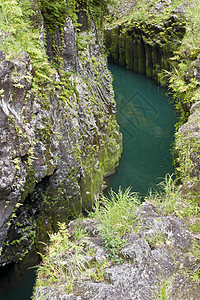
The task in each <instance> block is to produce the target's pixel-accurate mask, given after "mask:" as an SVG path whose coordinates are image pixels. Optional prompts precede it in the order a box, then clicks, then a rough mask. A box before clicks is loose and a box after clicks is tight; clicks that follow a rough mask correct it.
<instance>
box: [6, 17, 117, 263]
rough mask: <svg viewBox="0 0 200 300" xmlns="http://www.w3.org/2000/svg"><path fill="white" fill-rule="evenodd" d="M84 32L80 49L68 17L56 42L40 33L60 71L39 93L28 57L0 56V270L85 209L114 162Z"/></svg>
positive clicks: (106, 84)
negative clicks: (58, 223)
mask: <svg viewBox="0 0 200 300" xmlns="http://www.w3.org/2000/svg"><path fill="white" fill-rule="evenodd" d="M38 14H39V17H38V18H36V23H37V24H36V25H37V26H36V27H39V30H40V32H41V42H42V43H43V28H44V27H45V26H46V25H45V24H44V25H43V23H42V19H41V12H40V11H39V12H38ZM91 28H92V29H91V30H90V32H89V31H87V33H86V32H82V33H81V34H80V36H81V37H80V38H81V39H82V41H83V42H84V47H82V48H81V49H80V48H78V42H77V36H76V30H75V29H74V26H73V23H72V20H71V19H70V17H69V16H66V20H65V23H64V27H63V35H62V38H61V35H60V33H59V30H57V29H55V32H54V37H53V38H52V36H50V33H49V32H48V30H47V34H46V39H47V53H48V54H49V58H50V59H55V60H56V61H57V63H59V65H60V67H59V68H60V69H59V71H58V72H57V71H55V70H54V71H53V73H52V74H51V77H50V78H47V79H46V78H45V80H46V84H45V86H43V87H39V90H38V89H36V88H35V77H36V74H35V69H34V68H33V66H32V61H31V58H30V57H29V56H28V54H26V53H25V52H23V53H21V54H20V55H18V56H16V58H14V59H12V60H9V59H7V58H6V54H5V53H4V52H3V51H1V52H0V141H1V144H0V248H1V247H3V251H2V255H1V257H0V265H4V264H7V263H11V262H17V261H19V259H21V258H22V257H23V256H24V255H25V254H26V253H27V252H28V251H29V250H30V249H31V247H32V245H33V243H34V242H35V241H37V240H38V239H39V240H43V239H45V236H46V235H47V230H54V229H55V228H56V226H57V221H58V220H59V219H60V220H62V218H65V219H66V218H67V217H69V216H70V215H76V214H79V212H80V211H81V210H82V209H86V208H87V209H88V208H89V207H91V205H92V203H93V201H94V198H95V196H96V195H98V193H99V192H100V191H101V190H102V185H103V178H104V176H107V175H109V174H111V173H113V172H114V171H115V167H116V165H117V164H118V162H119V158H120V155H121V152H122V139H121V134H120V133H119V127H118V125H117V123H116V121H115V102H114V93H113V89H112V83H111V77H110V74H109V72H108V69H107V65H106V60H105V58H104V56H103V54H102V44H101V40H98V37H97V35H96V31H95V27H94V24H93V25H92V26H91ZM53 39H54V42H55V43H57V44H56V45H57V48H56V49H57V52H56V54H55V52H54V53H53V54H52V53H51V49H52V43H53ZM79 46H80V44H79ZM42 47H43V45H42ZM41 51H42V50H41ZM51 55H52V56H51ZM70 72H71V73H70ZM37 76H38V75H37Z"/></svg>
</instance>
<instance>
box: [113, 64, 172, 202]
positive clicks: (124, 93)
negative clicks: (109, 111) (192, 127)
mask: <svg viewBox="0 0 200 300" xmlns="http://www.w3.org/2000/svg"><path fill="white" fill-rule="evenodd" d="M109 69H110V71H111V73H112V75H113V78H114V82H113V85H114V91H115V100H116V104H117V114H116V118H117V122H118V124H119V125H120V130H121V132H122V135H123V155H122V159H121V162H120V165H119V168H118V170H117V172H116V174H115V175H114V176H112V177H110V178H109V179H108V183H109V188H112V189H113V190H114V191H118V188H119V186H121V187H122V188H127V187H129V186H130V187H132V190H133V191H135V192H139V193H140V194H141V195H142V196H145V195H146V194H147V193H148V191H149V189H150V188H155V187H156V185H157V184H158V183H159V182H160V181H162V180H163V178H164V176H165V175H166V174H167V173H170V174H171V173H173V172H174V167H173V158H172V151H171V149H172V144H173V142H174V124H175V123H176V122H177V121H178V115H177V113H175V109H174V105H173V104H172V101H171V100H172V99H171V98H170V96H169V95H167V89H165V88H161V87H159V86H158V85H156V84H155V83H154V82H153V81H151V80H149V79H148V78H146V76H144V75H138V74H135V73H133V72H132V71H127V70H126V69H124V68H121V67H119V66H117V65H113V64H109Z"/></svg>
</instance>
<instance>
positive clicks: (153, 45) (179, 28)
mask: <svg viewBox="0 0 200 300" xmlns="http://www.w3.org/2000/svg"><path fill="white" fill-rule="evenodd" d="M119 3H120V1H119ZM184 10H185V6H184V5H183V4H182V5H180V6H174V7H173V3H172V2H171V1H161V2H156V1H154V2H152V1H148V2H145V3H140V1H125V3H121V5H119V6H118V7H117V8H116V9H115V10H114V11H113V16H112V18H111V20H110V22H108V25H107V26H106V34H105V43H106V45H107V49H108V53H109V56H108V57H109V59H110V61H112V62H114V63H116V64H118V65H120V66H123V67H126V68H127V69H129V70H133V71H134V72H136V73H140V74H146V76H147V77H149V78H151V79H153V80H154V81H156V82H157V83H159V84H160V83H162V82H163V79H162V76H163V75H165V76H166V73H165V74H162V73H163V71H164V70H168V71H169V70H171V68H172V65H171V62H170V58H171V57H172V55H173V52H174V51H175V50H176V49H178V47H179V46H180V41H181V39H182V38H183V36H184V34H185V20H184V18H183V13H184Z"/></svg>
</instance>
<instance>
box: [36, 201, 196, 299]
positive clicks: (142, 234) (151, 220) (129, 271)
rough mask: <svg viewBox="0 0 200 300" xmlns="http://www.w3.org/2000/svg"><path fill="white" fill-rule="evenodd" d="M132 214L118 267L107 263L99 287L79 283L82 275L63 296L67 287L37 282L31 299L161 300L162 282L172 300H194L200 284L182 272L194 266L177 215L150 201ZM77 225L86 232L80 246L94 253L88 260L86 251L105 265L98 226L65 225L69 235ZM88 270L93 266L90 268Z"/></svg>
mask: <svg viewBox="0 0 200 300" xmlns="http://www.w3.org/2000/svg"><path fill="white" fill-rule="evenodd" d="M136 214H137V217H138V223H136V224H135V226H136V227H135V228H137V230H135V231H134V230H133V231H132V232H130V233H128V234H126V235H125V236H124V238H125V239H126V243H125V245H124V246H123V247H122V249H121V250H120V254H119V255H120V257H121V258H122V259H123V262H122V263H121V264H115V263H114V264H113V263H112V264H110V265H109V264H107V266H106V267H105V268H104V275H103V278H101V279H100V280H99V282H98V280H92V279H91V278H90V279H89V278H88V279H86V280H83V277H84V273H83V274H82V276H81V277H80V278H79V279H78V280H77V281H76V282H75V283H74V285H73V289H72V292H71V293H69V294H67V293H66V292H65V286H66V282H62V283H61V284H60V285H59V284H58V285H57V286H56V287H55V288H54V287H53V285H52V286H51V287H50V288H48V287H45V286H44V285H43V282H42V278H41V277H40V279H39V280H38V282H37V288H36V291H35V294H34V299H37V300H38V299H43V300H46V299H52V300H57V299H77V300H78V299H95V300H97V299H99V300H102V299H107V300H108V299H109V300H114V299H116V300H121V299H129V300H133V299H134V300H135V299H144V300H152V299H158V298H159V291H160V288H161V287H162V285H164V284H165V283H166V284H167V285H166V286H167V288H166V292H167V294H168V295H169V297H170V299H180V300H183V299H198V295H199V293H200V285H199V283H198V284H197V283H195V282H194V281H192V280H190V278H189V276H188V273H187V272H186V270H188V272H191V270H192V269H193V268H194V261H195V258H194V257H192V256H191V253H190V251H191V247H192V243H193V240H192V237H191V235H190V233H189V231H188V230H187V226H186V224H185V223H184V222H183V221H182V220H180V219H178V218H177V217H176V216H163V215H162V214H160V213H159V212H158V211H157V209H156V208H155V207H154V206H153V205H152V204H151V203H148V202H146V203H143V204H142V205H141V206H140V207H139V209H138V211H137V213H136ZM77 225H78V226H82V228H84V229H85V230H86V232H87V233H88V236H87V237H85V238H84V239H83V240H82V241H81V242H83V243H85V245H89V246H88V247H89V248H90V249H93V253H92V255H91V257H89V258H88V256H89V254H88V252H86V253H85V257H86V258H87V260H88V261H91V262H94V261H96V262H98V263H99V264H100V265H101V264H102V265H103V263H105V260H106V257H107V254H108V253H107V250H106V249H105V248H104V246H103V245H104V240H103V238H102V236H101V234H100V233H99V231H98V228H99V224H98V222H97V221H95V220H91V219H85V220H76V221H73V222H71V223H70V224H69V232H70V233H72V232H73V230H74V228H75V230H76V228H77ZM72 236H73V235H72ZM86 249H88V248H87V247H86ZM99 253H100V255H99ZM62 255H63V256H64V253H63V254H62ZM62 255H61V256H62ZM90 267H91V268H92V264H91V265H90V264H89V265H88V268H90ZM66 280H67V279H66Z"/></svg>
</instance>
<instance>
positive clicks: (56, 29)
mask: <svg viewBox="0 0 200 300" xmlns="http://www.w3.org/2000/svg"><path fill="white" fill-rule="evenodd" d="M199 12H200V6H199V4H198V3H197V1H195V0H194V1H192V3H190V4H189V3H187V2H184V1H179V0H174V1H171V0H162V1H153V0H152V1H145V0H143V1H140V2H139V1H131V0H130V1H128V0H124V1H121V0H118V1H115V0H113V1H104V0H101V1H96V0H69V1H64V0H63V1H59V2H57V1H54V0H51V1H47V0H31V1H27V0H22V1H18V0H10V1H9V0H1V2H0V14H1V20H0V45H1V48H0V139H1V145H0V147H1V148H0V250H1V251H0V254H1V255H0V267H1V274H3V272H6V270H7V268H9V266H11V265H12V266H13V269H14V270H17V269H20V270H21V271H22V272H23V270H24V269H26V267H27V266H28V265H29V266H30V265H34V264H37V263H38V258H39V254H38V252H39V253H41V255H42V258H43V262H42V264H41V265H40V266H39V268H38V273H37V280H36V285H35V288H34V296H33V299H34V300H47V299H51V300H53V299H55V300H56V299H113V300H114V299H116V300H117V299H144V300H145V299H180V300H182V299H198V295H199V294H200V265H199V263H200V251H199V249H200V248H199V247H200V245H199V239H200V236H199V224H200V223H199V191H200V186H199V172H200V167H199V166H200V159H199V148H200V139H199V135H200V133H199V128H200V125H199V124H200V121H199V120H200V119H199V114H200V110H199V100H200V98H199V96H200V89H199V82H200V76H199V74H200V65H199V57H200V45H199V37H198V26H199V21H198V14H199ZM107 60H108V61H109V62H111V63H114V64H117V65H119V66H121V67H125V68H126V69H128V70H131V71H134V72H136V73H139V74H144V75H146V76H147V77H148V78H150V79H152V80H154V82H156V83H157V84H159V85H161V86H165V87H168V89H169V90H170V92H171V94H173V97H174V104H175V107H176V110H177V111H178V112H179V113H180V122H179V123H178V124H177V125H176V133H175V143H174V145H173V157H174V164H175V173H176V180H175V181H174V179H173V178H172V176H171V175H169V174H168V175H166V176H165V182H162V183H161V184H160V189H159V190H158V191H156V192H155V193H151V194H150V195H149V196H147V195H146V198H145V201H144V202H143V203H142V204H141V199H140V197H139V196H138V195H137V194H135V193H134V192H137V190H136V191H135V190H134V187H133V192H132V191H130V190H129V189H128V190H125V191H122V190H119V192H118V193H116V194H115V193H111V195H110V197H111V199H110V200H109V201H108V199H107V198H106V197H105V196H102V194H101V192H102V191H103V190H104V189H105V187H106V180H107V177H108V176H110V175H113V174H114V173H115V171H116V168H117V167H118V165H119V162H120V159H121V155H122V149H123V145H122V134H121V133H120V128H119V125H118V124H117V121H116V118H115V114H116V104H115V100H114V91H113V85H112V77H111V74H110V72H109V70H108V64H107ZM124 80H126V79H125V78H124ZM149 105H150V106H151V103H150V104H149ZM132 113H133V114H137V112H136V111H133V112H132ZM159 114H160V113H159ZM174 122H176V121H175V120H174ZM148 126H150V125H148ZM154 127H155V126H154ZM157 127H158V126H157ZM157 127H155V128H154V130H160V129H159V128H157ZM166 130H168V128H167V127H166ZM158 134H159V132H158ZM141 138H142V137H141ZM164 142H165V139H163V143H164ZM136 143H137V142H136ZM133 147H134V146H133ZM161 160H162V159H161ZM167 160H168V159H167ZM167 172H168V171H167ZM153 175H154V176H155V177H156V176H157V175H156V174H153ZM164 175H165V174H164ZM139 176H140V175H139ZM141 177H142V175H141ZM128 185H129V184H128ZM150 185H151V184H150ZM153 187H154V186H153ZM100 195H101V196H100ZM99 197H100V198H99ZM98 199H99V202H98ZM117 203H118V204H119V205H118V204H117ZM120 205H121V206H120ZM92 207H93V210H92V211H91V209H92ZM117 207H118V208H117ZM89 211H90V212H89ZM85 212H87V214H88V215H87V217H86V218H80V216H81V214H82V213H85ZM113 214H115V215H113ZM108 215H109V216H108ZM74 219H76V220H74ZM71 220H74V221H71ZM70 221H71V222H70ZM68 224H69V225H68ZM49 239H50V244H49V246H46V250H45V254H43V253H44V252H43V251H44V243H48V242H47V241H48V240H49ZM41 242H42V243H41ZM46 245H47V244H46ZM41 255H40V256H41ZM2 282H3V284H4V283H5V278H4V279H3V281H2Z"/></svg>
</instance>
